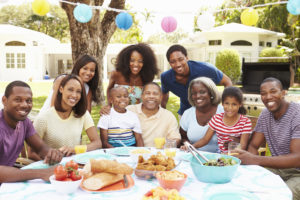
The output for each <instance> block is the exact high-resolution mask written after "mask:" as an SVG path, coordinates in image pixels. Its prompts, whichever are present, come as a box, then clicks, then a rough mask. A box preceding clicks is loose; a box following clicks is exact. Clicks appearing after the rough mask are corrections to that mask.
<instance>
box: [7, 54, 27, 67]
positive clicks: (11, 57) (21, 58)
mask: <svg viewBox="0 0 300 200" xmlns="http://www.w3.org/2000/svg"><path fill="white" fill-rule="evenodd" d="M25 64H26V60H25V53H16V54H15V53H6V68H16V67H17V68H23V69H24V68H25Z"/></svg>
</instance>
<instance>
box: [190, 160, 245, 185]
mask: <svg viewBox="0 0 300 200" xmlns="http://www.w3.org/2000/svg"><path fill="white" fill-rule="evenodd" d="M203 155H204V156H205V157H206V158H207V159H209V160H210V159H218V158H220V157H223V158H232V159H233V160H235V161H236V162H237V164H235V165H230V166H222V167H219V166H205V165H201V164H200V163H199V162H198V161H197V159H196V158H194V157H192V159H191V162H190V163H191V167H192V170H193V172H194V174H195V176H196V178H197V179H198V180H199V181H201V182H205V183H227V182H230V181H231V179H232V178H233V177H234V174H235V173H236V171H237V169H238V167H239V165H240V164H241V160H240V159H238V158H236V157H233V156H228V155H223V154H203ZM197 156H198V158H199V159H200V160H201V162H202V163H205V161H204V160H203V159H202V158H201V157H200V156H199V155H197Z"/></svg>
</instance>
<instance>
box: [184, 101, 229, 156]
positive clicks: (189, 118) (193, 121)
mask: <svg viewBox="0 0 300 200" xmlns="http://www.w3.org/2000/svg"><path fill="white" fill-rule="evenodd" d="M222 112H224V109H223V106H222V105H221V104H220V105H218V108H217V111H216V114H218V113H222ZM180 127H181V128H182V129H183V130H184V131H186V133H187V137H188V139H189V141H190V142H191V143H192V144H193V143H195V142H197V141H199V140H200V139H201V138H203V137H204V136H205V134H206V131H207V129H208V124H206V125H205V126H201V125H200V124H199V123H198V122H197V118H196V108H195V107H191V108H189V109H187V110H186V111H184V113H183V115H182V117H181V119H180ZM218 149H219V147H218V139H217V135H214V136H213V137H212V139H211V140H210V141H209V143H208V144H207V145H205V146H203V147H201V148H198V150H201V151H207V152H212V153H216V152H218Z"/></svg>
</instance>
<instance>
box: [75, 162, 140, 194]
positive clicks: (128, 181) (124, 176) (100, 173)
mask: <svg viewBox="0 0 300 200" xmlns="http://www.w3.org/2000/svg"><path fill="white" fill-rule="evenodd" d="M132 173H133V168H132V167H130V166H128V165H127V164H125V163H119V162H117V161H115V160H105V159H103V160H95V159H91V160H90V162H88V163H87V164H86V165H85V166H84V168H83V170H82V171H81V174H82V175H83V177H84V178H83V181H82V183H81V185H80V187H81V188H82V189H83V190H85V191H88V192H109V191H120V190H127V189H129V188H131V187H133V186H134V180H133V179H132V177H131V174H132Z"/></svg>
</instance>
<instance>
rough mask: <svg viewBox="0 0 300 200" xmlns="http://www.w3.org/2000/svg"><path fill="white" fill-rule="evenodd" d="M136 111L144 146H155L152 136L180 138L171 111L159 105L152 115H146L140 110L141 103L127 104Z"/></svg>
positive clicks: (128, 107)
mask: <svg viewBox="0 0 300 200" xmlns="http://www.w3.org/2000/svg"><path fill="white" fill-rule="evenodd" d="M127 109H128V110H131V111H132V112H134V113H136V114H137V116H138V118H139V120H140V123H141V128H142V133H143V134H142V138H143V140H144V145H145V146H146V147H155V144H154V138H157V137H164V138H166V139H181V136H180V133H179V129H178V123H177V120H176V118H175V116H174V115H173V113H172V112H170V111H168V110H166V109H164V108H162V107H159V110H158V112H157V113H155V114H154V115H152V116H150V117H147V116H146V115H145V114H144V113H143V111H142V103H140V104H136V105H130V106H127Z"/></svg>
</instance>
